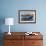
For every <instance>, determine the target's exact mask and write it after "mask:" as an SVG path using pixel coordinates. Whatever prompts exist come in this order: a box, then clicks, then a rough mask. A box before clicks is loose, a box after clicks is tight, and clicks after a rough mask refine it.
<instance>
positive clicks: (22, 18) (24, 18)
mask: <svg viewBox="0 0 46 46" xmlns="http://www.w3.org/2000/svg"><path fill="white" fill-rule="evenodd" d="M18 16H19V23H36V10H19V14H18Z"/></svg>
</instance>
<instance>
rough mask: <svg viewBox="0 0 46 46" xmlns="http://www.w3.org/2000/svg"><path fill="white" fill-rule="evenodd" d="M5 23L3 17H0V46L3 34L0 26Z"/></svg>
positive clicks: (1, 45) (0, 45)
mask: <svg viewBox="0 0 46 46" xmlns="http://www.w3.org/2000/svg"><path fill="white" fill-rule="evenodd" d="M4 23H5V17H4V16H0V46H3V39H4V38H3V34H4V33H3V32H2V25H3V24H4Z"/></svg>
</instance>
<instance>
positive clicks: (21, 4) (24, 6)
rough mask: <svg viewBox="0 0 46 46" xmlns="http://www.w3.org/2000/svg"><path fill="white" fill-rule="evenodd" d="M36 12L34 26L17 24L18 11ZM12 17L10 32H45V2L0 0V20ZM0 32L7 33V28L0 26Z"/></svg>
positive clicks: (45, 0) (39, 0) (44, 0)
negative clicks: (12, 22) (12, 23)
mask: <svg viewBox="0 0 46 46" xmlns="http://www.w3.org/2000/svg"><path fill="white" fill-rule="evenodd" d="M32 9H35V10H36V24H31V23H30V24H19V23H18V10H32ZM7 17H13V18H14V19H15V20H14V21H15V23H14V25H13V26H11V31H12V32H19V31H20V32H24V31H29V32H31V31H32V32H34V31H39V32H44V33H45V32H46V21H45V20H46V0H0V18H1V19H4V18H7ZM0 32H8V26H6V25H5V24H4V23H1V24H0Z"/></svg>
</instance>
